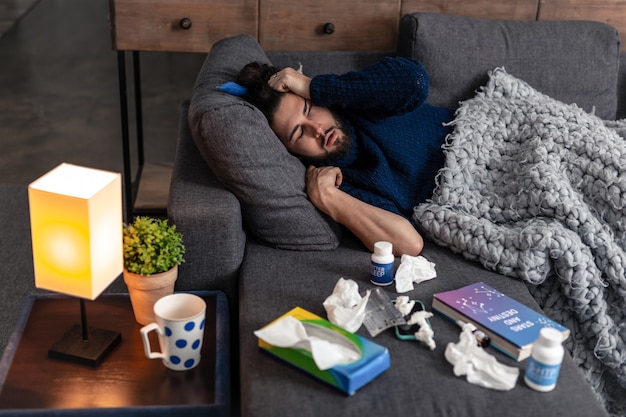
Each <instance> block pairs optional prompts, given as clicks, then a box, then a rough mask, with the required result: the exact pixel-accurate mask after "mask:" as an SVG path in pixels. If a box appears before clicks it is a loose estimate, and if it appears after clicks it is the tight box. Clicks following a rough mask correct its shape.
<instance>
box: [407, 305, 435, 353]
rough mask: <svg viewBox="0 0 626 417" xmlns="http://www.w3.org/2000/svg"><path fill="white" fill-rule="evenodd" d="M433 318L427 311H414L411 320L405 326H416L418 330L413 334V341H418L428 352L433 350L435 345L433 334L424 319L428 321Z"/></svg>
mask: <svg viewBox="0 0 626 417" xmlns="http://www.w3.org/2000/svg"><path fill="white" fill-rule="evenodd" d="M432 316H433V313H431V312H428V311H416V312H415V313H413V315H411V318H410V319H409V320H408V321H407V322H406V323H407V324H418V325H419V326H420V329H419V330H418V331H417V332H415V333H414V335H415V339H416V340H419V341H420V342H422V343H423V344H425V345H426V346H428V348H429V349H430V350H435V348H436V347H437V345H436V344H435V339H434V336H435V332H433V329H432V328H431V327H430V325H429V324H428V322H427V321H426V319H429V318H431V317H432Z"/></svg>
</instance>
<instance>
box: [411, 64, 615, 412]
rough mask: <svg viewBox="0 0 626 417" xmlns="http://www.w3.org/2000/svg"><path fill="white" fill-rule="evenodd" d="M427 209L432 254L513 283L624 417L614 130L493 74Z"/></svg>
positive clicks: (465, 118)
mask: <svg viewBox="0 0 626 417" xmlns="http://www.w3.org/2000/svg"><path fill="white" fill-rule="evenodd" d="M455 116H456V117H455V120H454V121H453V122H452V123H451V124H452V125H453V127H454V130H453V133H451V134H450V136H449V137H448V138H447V141H446V145H445V146H444V149H445V154H446V161H445V165H444V167H443V168H442V170H441V171H440V173H439V176H438V178H437V188H436V189H435V192H434V196H433V197H432V200H429V201H427V202H425V203H423V204H420V205H418V206H417V207H415V210H414V215H413V220H414V221H415V223H416V224H417V225H418V227H419V228H420V229H421V230H422V231H423V232H424V233H425V234H426V235H427V236H428V237H430V238H431V239H432V240H434V241H435V242H437V243H438V244H441V245H444V246H447V247H450V248H451V249H452V250H454V251H455V252H460V253H462V254H463V255H464V256H465V257H466V258H468V259H472V260H476V261H479V262H481V263H482V264H483V265H484V266H485V267H486V268H488V269H490V270H494V271H497V272H500V273H502V274H504V275H508V276H513V277H517V278H520V279H522V280H524V281H525V282H526V283H527V285H528V287H529V289H530V292H531V293H532V294H533V296H534V298H535V299H536V300H537V301H538V303H539V305H540V306H541V307H542V308H543V310H544V312H546V314H548V315H549V316H550V317H551V318H553V319H554V320H557V321H559V322H561V323H563V324H564V325H566V326H567V327H569V328H570V330H571V331H572V335H571V337H570V338H569V340H568V341H567V342H566V347H567V348H568V349H569V351H570V352H571V353H572V356H573V357H574V360H575V361H576V363H577V364H578V365H579V366H580V368H581V369H582V370H583V372H584V373H585V376H586V378H587V380H588V382H589V383H590V384H591V385H592V387H593V388H594V390H595V392H596V394H597V395H598V397H599V398H600V399H601V400H602V401H603V402H604V404H605V406H606V407H607V409H608V410H609V412H610V413H612V414H614V415H620V416H624V415H626V321H625V315H626V278H625V273H626V271H625V269H626V140H625V139H624V136H625V135H624V134H625V132H626V120H621V121H613V122H607V121H602V120H600V119H599V118H597V117H595V116H594V115H592V114H588V113H586V112H584V111H583V110H581V109H580V108H578V107H577V106H576V105H566V104H563V103H561V102H559V101H557V100H554V99H552V98H550V97H548V96H546V95H544V94H541V93H539V92H537V91H536V90H534V89H533V88H532V87H530V86H529V85H528V84H527V83H525V82H523V81H522V80H519V79H517V78H515V77H513V76H511V75H509V74H507V73H506V71H505V70H504V69H501V68H498V69H495V70H494V71H492V72H491V73H490V79H489V82H488V83H487V85H486V86H484V87H482V88H481V90H480V91H478V92H477V94H476V96H475V97H474V98H472V99H470V100H468V101H466V102H463V103H461V106H460V108H459V109H458V111H457V113H456V115H455Z"/></svg>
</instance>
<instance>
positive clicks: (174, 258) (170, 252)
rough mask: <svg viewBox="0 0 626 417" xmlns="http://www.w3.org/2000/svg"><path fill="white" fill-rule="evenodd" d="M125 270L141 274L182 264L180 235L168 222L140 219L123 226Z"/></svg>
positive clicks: (182, 253) (183, 250)
mask: <svg viewBox="0 0 626 417" xmlns="http://www.w3.org/2000/svg"><path fill="white" fill-rule="evenodd" d="M123 237H124V268H126V270H127V271H129V272H134V273H136V274H141V275H152V274H158V273H160V272H165V271H168V270H170V269H171V268H173V267H174V266H176V265H180V264H181V263H183V262H185V260H184V258H183V255H184V254H185V246H184V245H183V236H182V235H181V234H180V233H179V232H177V231H176V226H174V225H170V224H168V222H167V220H161V219H155V218H151V217H142V216H139V217H137V218H135V220H134V221H133V223H131V224H129V225H126V226H125V227H124V233H123Z"/></svg>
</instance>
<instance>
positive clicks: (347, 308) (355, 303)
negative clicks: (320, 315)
mask: <svg viewBox="0 0 626 417" xmlns="http://www.w3.org/2000/svg"><path fill="white" fill-rule="evenodd" d="M369 297H370V291H369V290H368V291H367V292H366V293H365V296H364V297H361V294H359V284H357V283H356V282H355V281H353V280H351V279H344V278H343V277H341V278H339V280H338V281H337V283H336V284H335V288H334V289H333V293H332V294H331V295H329V296H328V297H327V298H326V300H324V303H323V305H324V308H325V309H326V314H327V315H328V321H330V322H331V323H332V324H334V325H335V326H339V327H342V328H344V329H346V330H347V331H349V332H353V333H354V332H356V331H357V330H359V328H360V327H361V325H362V324H363V320H364V319H365V308H366V307H367V301H368V300H369Z"/></svg>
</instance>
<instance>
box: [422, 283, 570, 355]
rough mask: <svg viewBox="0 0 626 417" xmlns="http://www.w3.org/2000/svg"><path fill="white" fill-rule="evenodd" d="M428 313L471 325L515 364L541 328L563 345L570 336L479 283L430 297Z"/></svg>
mask: <svg viewBox="0 0 626 417" xmlns="http://www.w3.org/2000/svg"><path fill="white" fill-rule="evenodd" d="M432 309H433V310H434V311H435V312H436V313H439V314H440V315H442V316H444V317H445V318H447V319H449V320H451V321H453V322H457V321H459V320H460V321H462V322H470V323H472V324H473V325H475V326H476V327H477V328H478V329H480V330H482V331H483V332H485V333H486V334H487V335H488V336H489V337H490V338H491V345H492V346H494V347H495V348H497V349H498V350H500V351H501V352H503V353H504V354H506V355H508V356H510V357H512V358H513V359H515V360H517V361H518V362H519V361H522V360H524V359H526V358H528V357H529V356H530V350H531V348H532V345H533V342H534V341H535V340H537V338H538V337H539V331H540V330H541V329H542V328H543V327H553V328H555V329H557V330H559V331H560V332H561V334H562V335H563V339H562V340H563V341H565V340H567V338H568V337H569V335H570V331H569V329H568V328H566V327H565V326H563V325H561V324H559V323H557V322H555V321H554V320H551V319H550V318H548V317H546V316H545V315H543V314H541V313H539V312H537V311H535V310H533V309H531V308H530V307H527V306H525V305H524V304H522V303H520V302H518V301H517V300H514V299H513V298H511V297H509V296H507V295H506V294H503V293H501V292H500V291H498V290H496V289H494V288H492V287H490V286H489V285H487V284H485V283H483V282H477V283H475V284H471V285H467V286H465V287H462V288H458V289H456V290H452V291H446V292H441V293H437V294H434V295H433V303H432Z"/></svg>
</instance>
